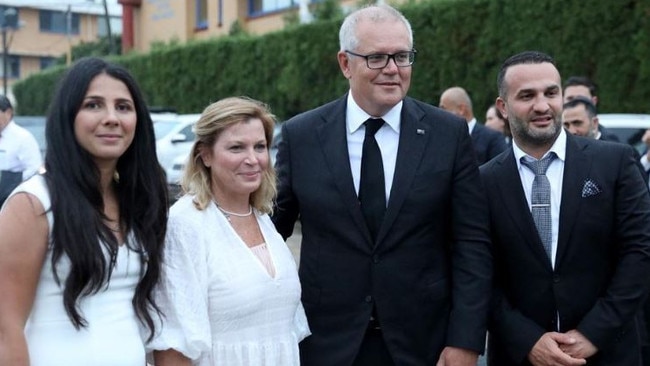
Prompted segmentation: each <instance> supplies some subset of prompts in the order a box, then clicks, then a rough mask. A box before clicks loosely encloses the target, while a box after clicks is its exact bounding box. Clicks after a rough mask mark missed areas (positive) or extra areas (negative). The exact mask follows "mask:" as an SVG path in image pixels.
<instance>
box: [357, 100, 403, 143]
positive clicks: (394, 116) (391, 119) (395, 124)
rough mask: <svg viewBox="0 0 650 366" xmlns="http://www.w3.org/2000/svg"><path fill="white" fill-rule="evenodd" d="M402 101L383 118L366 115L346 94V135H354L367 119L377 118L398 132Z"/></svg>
mask: <svg viewBox="0 0 650 366" xmlns="http://www.w3.org/2000/svg"><path fill="white" fill-rule="evenodd" d="M403 103H404V101H400V102H399V103H397V104H396V105H395V106H394V107H393V108H391V109H390V110H389V111H388V113H386V114H384V115H383V116H371V115H369V114H368V113H366V112H365V111H364V110H363V109H361V107H359V105H358V104H357V102H355V101H354V98H352V93H348V100H347V108H346V117H347V118H346V120H347V128H348V133H350V134H351V133H354V132H356V131H357V130H358V129H359V128H360V127H361V125H363V123H364V122H366V120H367V119H368V118H377V117H381V118H382V119H383V120H384V122H385V123H386V124H387V125H389V126H390V127H391V128H392V129H393V130H394V131H395V132H399V128H400V115H401V114H402V105H403Z"/></svg>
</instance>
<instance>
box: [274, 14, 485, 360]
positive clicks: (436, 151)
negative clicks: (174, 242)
mask: <svg viewBox="0 0 650 366" xmlns="http://www.w3.org/2000/svg"><path fill="white" fill-rule="evenodd" d="M339 40H340V51H339V52H338V54H337V57H338V61H339V65H340V68H341V71H342V73H343V75H344V76H345V77H346V78H347V79H348V80H349V85H350V91H349V92H348V93H347V94H346V95H344V96H343V97H341V98H339V99H338V100H335V101H333V102H331V103H328V104H326V105H324V106H321V107H319V108H316V109H314V110H311V111H308V112H306V113H303V114H301V115H298V116H296V117H294V118H292V119H291V120H289V121H288V122H286V123H285V124H284V125H283V128H282V141H281V143H280V145H279V148H278V153H277V161H276V168H277V172H278V182H279V183H278V197H277V206H276V208H275V210H274V216H273V220H274V223H275V225H276V227H277V229H278V231H279V232H280V233H281V234H282V235H283V237H284V238H285V239H286V238H287V237H289V236H290V235H291V234H292V232H293V228H294V224H295V222H296V220H298V219H300V222H301V225H302V245H301V254H300V279H301V284H302V300H303V305H304V307H305V310H306V313H307V317H308V320H309V326H310V328H311V332H312V335H311V336H310V337H308V338H306V339H305V340H304V341H303V342H302V343H301V349H300V351H301V361H302V364H303V365H306V366H312V365H323V366H331V365H373V366H376V365H379V366H382V365H435V364H436V363H437V362H438V361H439V360H440V361H442V362H441V363H440V364H439V365H476V362H477V357H478V354H479V353H481V352H482V351H483V347H484V342H485V328H486V318H487V309H488V301H489V298H490V286H491V278H492V261H491V257H490V249H489V238H488V228H487V226H486V223H487V221H488V218H487V210H486V202H485V200H484V197H483V196H482V194H481V192H480V182H479V173H478V168H477V165H476V162H475V160H474V158H473V156H472V155H471V154H467V153H466V152H467V151H471V149H472V142H471V139H470V137H469V134H468V130H467V124H466V122H465V121H463V120H462V119H461V118H459V117H456V116H454V115H452V114H450V113H448V112H445V111H442V110H440V109H438V108H436V107H433V106H431V105H428V104H425V103H422V102H420V101H417V100H414V99H412V98H409V97H407V96H406V94H407V91H408V89H409V85H410V80H411V71H412V68H413V67H412V65H413V62H414V60H415V55H416V51H415V50H414V49H413V36H412V31H411V26H410V24H409V22H408V21H407V20H406V19H405V18H404V17H403V16H402V15H401V14H400V13H399V12H398V11H397V10H395V9H393V8H391V7H389V6H386V5H371V6H368V7H365V8H362V9H360V10H357V11H355V12H353V13H351V14H350V15H348V16H347V17H346V19H345V20H344V22H343V24H342V26H341V29H340V33H339Z"/></svg>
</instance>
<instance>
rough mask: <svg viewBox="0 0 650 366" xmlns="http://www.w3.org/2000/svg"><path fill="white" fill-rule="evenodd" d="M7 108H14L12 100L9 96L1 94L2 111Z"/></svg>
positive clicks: (0, 105) (0, 106)
mask: <svg viewBox="0 0 650 366" xmlns="http://www.w3.org/2000/svg"><path fill="white" fill-rule="evenodd" d="M7 109H14V107H13V106H12V105H11V101H10V100H9V98H7V96H5V95H2V94H0V111H3V112H4V111H6V110H7Z"/></svg>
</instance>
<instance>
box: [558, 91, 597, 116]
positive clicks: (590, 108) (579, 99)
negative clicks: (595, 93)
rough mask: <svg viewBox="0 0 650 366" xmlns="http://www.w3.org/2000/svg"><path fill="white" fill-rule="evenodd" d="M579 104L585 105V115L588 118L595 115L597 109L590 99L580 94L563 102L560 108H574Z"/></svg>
mask: <svg viewBox="0 0 650 366" xmlns="http://www.w3.org/2000/svg"><path fill="white" fill-rule="evenodd" d="M580 104H582V105H584V106H585V110H586V111H587V116H589V118H594V117H596V114H597V113H598V112H597V109H596V106H595V105H594V103H593V102H592V101H591V99H588V98H585V97H583V96H581V95H579V96H576V97H575V98H573V99H571V100H570V101H568V102H566V103H564V105H563V106H562V109H568V108H575V107H577V106H579V105H580Z"/></svg>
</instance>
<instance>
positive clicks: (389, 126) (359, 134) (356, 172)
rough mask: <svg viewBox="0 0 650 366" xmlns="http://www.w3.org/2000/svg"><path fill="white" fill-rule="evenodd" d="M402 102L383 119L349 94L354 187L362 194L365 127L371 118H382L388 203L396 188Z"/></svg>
mask: <svg viewBox="0 0 650 366" xmlns="http://www.w3.org/2000/svg"><path fill="white" fill-rule="evenodd" d="M402 103H403V102H399V103H398V104H397V105H395V106H394V107H393V108H392V109H391V110H390V111H388V113H386V114H385V115H383V116H371V115H369V114H368V113H366V112H365V111H364V110H363V109H361V107H359V105H358V104H357V103H356V102H355V101H354V98H352V93H351V92H350V93H348V102H347V108H346V115H345V121H346V130H347V141H348V154H349V156H350V168H351V169H352V179H353V181H354V188H355V189H356V191H357V195H358V194H359V181H360V180H361V151H362V150H363V139H364V138H365V134H366V128H365V125H364V124H363V123H364V122H366V120H367V119H368V118H380V117H381V118H382V119H383V120H384V122H385V123H384V125H383V126H381V128H380V129H379V130H378V131H377V133H376V134H375V139H376V140H377V144H378V145H379V150H380V151H381V159H382V162H383V165H384V180H385V184H384V187H386V204H387V205H388V199H389V197H390V190H391V188H392V186H393V176H394V174H395V163H396V161H397V148H398V146H399V131H400V115H401V113H402Z"/></svg>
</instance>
